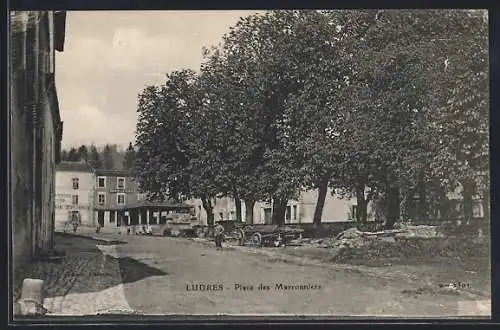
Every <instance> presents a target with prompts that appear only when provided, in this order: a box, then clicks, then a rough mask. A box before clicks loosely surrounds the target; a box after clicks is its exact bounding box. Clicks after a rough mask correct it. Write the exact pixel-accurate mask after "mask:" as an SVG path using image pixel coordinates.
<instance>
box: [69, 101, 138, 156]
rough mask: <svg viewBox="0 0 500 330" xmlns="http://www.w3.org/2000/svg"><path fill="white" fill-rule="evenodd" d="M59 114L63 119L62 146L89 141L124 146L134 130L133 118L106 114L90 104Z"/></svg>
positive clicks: (97, 143) (89, 142)
mask: <svg viewBox="0 0 500 330" xmlns="http://www.w3.org/2000/svg"><path fill="white" fill-rule="evenodd" d="M61 115H62V117H63V121H64V129H63V140H62V145H63V148H68V147H73V146H75V147H76V146H79V145H82V144H91V143H95V144H96V145H103V144H106V143H109V144H115V143H116V144H118V145H120V146H126V145H128V142H129V141H130V139H131V136H133V132H134V130H135V120H133V119H131V118H127V117H126V116H120V115H116V114H108V113H105V112H103V111H101V110H100V109H98V108H96V107H93V106H90V105H81V106H79V107H77V108H76V109H74V110H71V111H69V110H68V111H64V112H63V111H62V113H61Z"/></svg>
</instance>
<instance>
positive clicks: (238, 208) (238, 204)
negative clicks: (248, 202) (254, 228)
mask: <svg viewBox="0 0 500 330" xmlns="http://www.w3.org/2000/svg"><path fill="white" fill-rule="evenodd" d="M234 204H236V222H238V223H241V222H242V219H241V199H239V198H237V199H235V200H234Z"/></svg>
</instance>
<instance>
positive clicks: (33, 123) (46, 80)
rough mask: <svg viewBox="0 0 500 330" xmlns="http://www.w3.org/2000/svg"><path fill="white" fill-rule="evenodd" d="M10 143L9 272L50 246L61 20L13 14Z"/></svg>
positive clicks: (48, 14) (60, 15) (53, 15)
mask: <svg viewBox="0 0 500 330" xmlns="http://www.w3.org/2000/svg"><path fill="white" fill-rule="evenodd" d="M10 15H11V16H10V18H11V57H10V58H11V61H10V80H9V81H10V107H11V111H10V121H11V122H10V124H11V125H10V130H11V131H10V133H11V135H10V137H11V139H10V140H11V163H10V166H11V189H12V195H11V200H12V204H11V206H12V208H11V216H12V251H13V265H14V271H16V269H17V267H18V266H19V265H21V264H22V263H25V262H28V261H29V260H30V259H32V258H33V257H36V256H37V255H38V254H39V252H41V251H43V250H48V249H51V248H52V246H53V232H54V218H55V214H54V212H55V210H54V209H55V199H54V196H55V180H54V178H55V166H56V163H58V162H59V154H60V144H61V139H62V122H61V118H60V114H59V104H58V98H57V92H56V88H55V63H54V62H55V52H56V51H63V48H64V37H65V21H66V14H65V12H62V11H55V12H53V11H43V12H41V11H30V12H18V11H12V12H11V14H10Z"/></svg>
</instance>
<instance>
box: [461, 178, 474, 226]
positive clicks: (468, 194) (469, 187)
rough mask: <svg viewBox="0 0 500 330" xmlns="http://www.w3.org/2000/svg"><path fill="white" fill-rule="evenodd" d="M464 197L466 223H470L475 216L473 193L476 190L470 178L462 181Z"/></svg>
mask: <svg viewBox="0 0 500 330" xmlns="http://www.w3.org/2000/svg"><path fill="white" fill-rule="evenodd" d="M462 187H463V191H462V197H463V200H464V201H463V203H464V220H465V223H470V222H471V220H472V218H473V212H472V195H473V191H474V189H473V188H474V187H473V183H472V182H470V181H469V180H463V182H462Z"/></svg>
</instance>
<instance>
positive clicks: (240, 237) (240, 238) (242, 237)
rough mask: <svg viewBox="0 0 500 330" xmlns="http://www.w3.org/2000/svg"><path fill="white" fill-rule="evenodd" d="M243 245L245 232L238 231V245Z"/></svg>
mask: <svg viewBox="0 0 500 330" xmlns="http://www.w3.org/2000/svg"><path fill="white" fill-rule="evenodd" d="M244 244H245V232H244V231H243V229H239V230H238V245H240V246H243V245H244Z"/></svg>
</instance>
